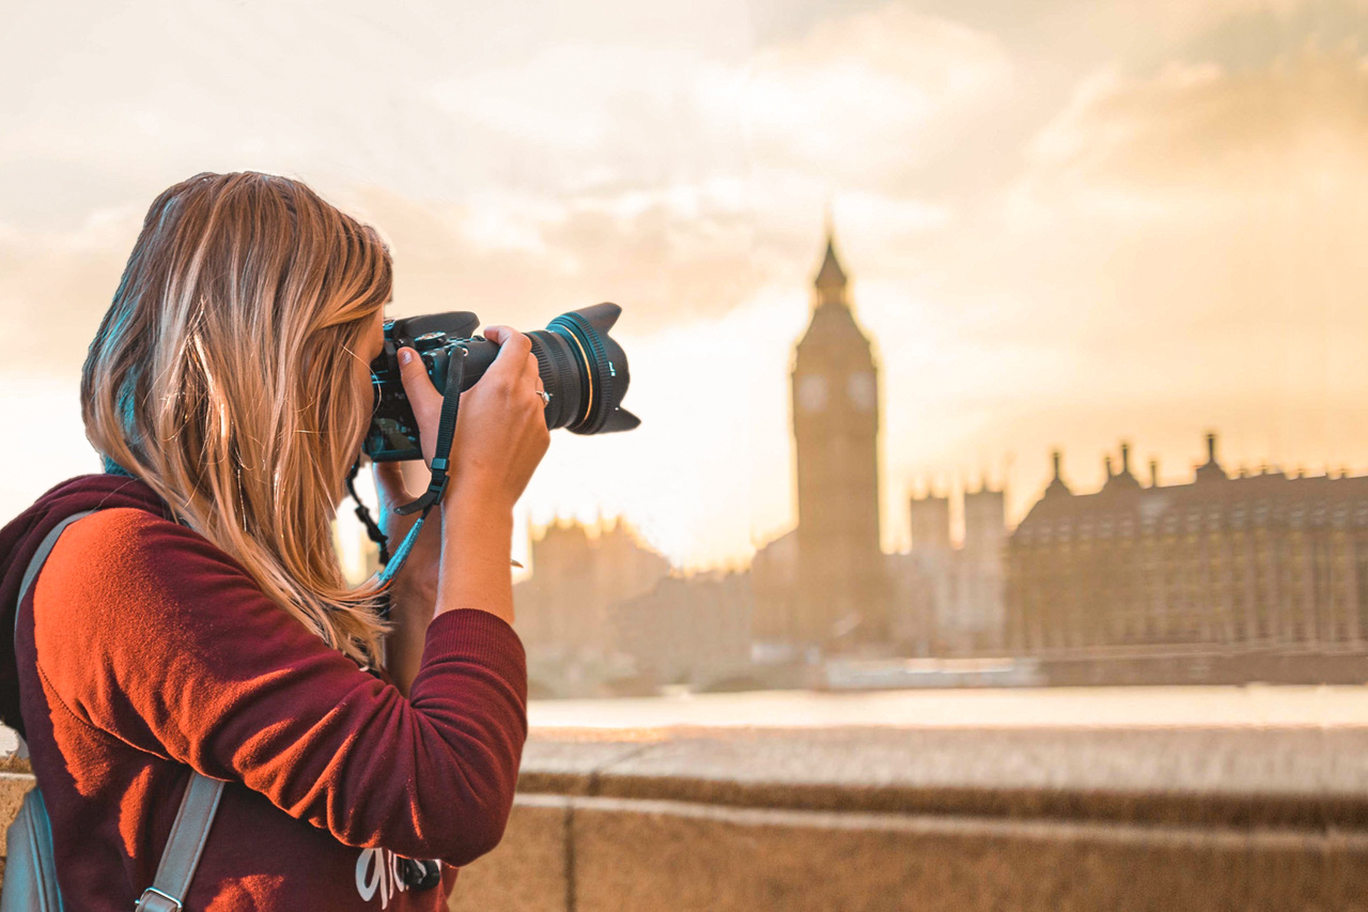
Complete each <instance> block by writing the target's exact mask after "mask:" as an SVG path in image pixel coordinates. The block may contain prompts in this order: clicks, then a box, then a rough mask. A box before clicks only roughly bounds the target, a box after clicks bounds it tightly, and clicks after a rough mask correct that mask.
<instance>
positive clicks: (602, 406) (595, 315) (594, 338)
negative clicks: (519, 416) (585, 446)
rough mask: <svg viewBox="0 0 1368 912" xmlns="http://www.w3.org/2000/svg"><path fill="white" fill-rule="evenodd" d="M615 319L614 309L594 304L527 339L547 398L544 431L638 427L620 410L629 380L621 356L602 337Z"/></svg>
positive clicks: (635, 420)
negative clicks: (560, 428) (545, 429)
mask: <svg viewBox="0 0 1368 912" xmlns="http://www.w3.org/2000/svg"><path fill="white" fill-rule="evenodd" d="M621 313H622V308H621V307H618V306H617V305H616V304H609V303H606V302H605V303H603V304H595V305H594V306H593V307H586V308H584V309H583V310H574V311H571V312H570V313H566V314H561V315H560V316H559V317H556V318H555V319H554V320H552V321H551V322H550V323H548V324H547V326H546V329H540V330H534V331H532V332H530V333H528V334H527V335H528V338H530V339H531V340H532V353H533V354H534V355H536V356H537V367H538V369H539V372H540V374H541V381H542V386H543V387H545V389H546V391H547V392H548V393H550V394H551V402H550V403H549V404H548V405H547V407H546V424H547V427H550V428H559V427H563V428H568V429H569V430H570V431H571V432H573V433H576V434H602V433H609V432H612V431H626V430H631V429H632V428H634V427H636V426H637V425H638V424H640V423H641V421H640V419H638V418H637V417H636V416H635V415H633V414H632V413H631V412H628V411H626V410H625V409H623V408H622V407H621V404H622V397H623V396H624V395H626V393H627V386H628V383H629V382H630V380H631V376H630V374H629V372H628V369H627V356H626V354H625V353H624V352H623V350H622V347H621V346H620V345H618V344H617V342H616V341H615V340H614V339H613V338H612V336H610V335H609V334H608V333H609V330H611V329H612V328H613V324H614V323H616V322H617V318H618V316H619V315H620V314H621Z"/></svg>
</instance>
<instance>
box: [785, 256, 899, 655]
mask: <svg viewBox="0 0 1368 912" xmlns="http://www.w3.org/2000/svg"><path fill="white" fill-rule="evenodd" d="M813 286H814V289H815V294H814V305H815V306H814V308H813V311H812V319H811V322H810V323H809V324H808V327H807V331H806V332H805V333H804V335H803V338H802V339H801V340H800V341H799V342H798V346H797V349H796V351H795V354H794V362H793V373H792V378H791V379H792V404H793V436H794V444H795V448H796V451H797V466H798V528H797V539H796V549H797V554H796V558H797V560H796V564H797V577H798V580H797V588H796V590H795V593H794V605H793V608H794V624H793V628H794V629H793V638H794V639H795V640H796V641H798V642H801V643H806V644H811V645H814V646H817V647H820V648H822V649H827V650H829V649H839V648H843V647H845V646H848V645H852V644H856V643H861V642H883V641H886V640H887V637H888V624H887V602H888V595H889V589H888V578H887V575H886V573H885V567H884V558H883V553H882V551H881V550H880V542H879V383H878V371H877V367H876V365H875V363H874V356H873V352H872V350H871V347H870V341H869V338H868V336H866V335H865V333H864V331H863V330H862V329H861V328H860V326H859V324H858V323H857V322H856V320H855V314H854V313H853V311H852V310H851V302H850V299H849V296H848V287H847V286H848V282H847V279H846V274H845V270H844V269H842V267H841V264H840V261H839V260H838V259H837V256H836V249H835V244H834V242H833V240H832V238H831V236H830V234H828V237H827V247H826V253H825V255H824V257H823V259H822V265H821V267H820V269H819V270H818V272H817V276H816V279H815V280H814V282H813Z"/></svg>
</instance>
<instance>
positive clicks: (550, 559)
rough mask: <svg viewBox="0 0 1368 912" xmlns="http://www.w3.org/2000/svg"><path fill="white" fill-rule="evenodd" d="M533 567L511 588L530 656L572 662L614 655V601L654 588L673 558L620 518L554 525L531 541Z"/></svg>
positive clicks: (665, 572)
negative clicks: (595, 524) (610, 619)
mask: <svg viewBox="0 0 1368 912" xmlns="http://www.w3.org/2000/svg"><path fill="white" fill-rule="evenodd" d="M532 571H533V573H532V576H531V577H530V578H529V579H526V580H523V581H522V582H520V583H518V584H517V585H516V586H514V587H513V600H514V605H515V607H516V609H517V618H518V622H517V629H518V635H519V636H520V637H522V640H523V643H524V644H525V645H526V647H527V652H528V657H529V659H532V660H534V661H535V660H546V659H560V660H564V661H571V662H573V661H579V660H584V659H586V658H594V657H601V656H604V655H607V654H610V653H611V652H612V650H613V643H612V635H611V634H612V628H611V626H610V624H609V623H608V613H609V608H610V606H612V605H613V604H614V603H615V602H619V601H622V600H624V599H630V598H635V597H637V596H639V595H644V594H646V593H648V592H650V591H651V590H653V589H654V588H655V587H656V585H657V584H659V583H660V581H661V580H663V579H664V578H665V577H666V576H667V575H668V574H669V572H670V563H669V561H667V560H666V559H665V558H664V557H662V556H661V555H659V554H657V553H656V552H655V551H653V550H652V549H651V548H649V547H647V546H646V545H644V544H643V543H642V542H641V539H640V537H639V536H638V535H637V534H636V532H635V531H634V530H633V529H632V528H631V527H630V526H628V525H627V523H625V522H622V521H621V520H619V521H617V522H614V523H611V524H609V525H606V526H603V525H600V527H599V528H597V529H590V528H587V527H585V526H584V525H581V524H579V523H574V524H562V523H556V524H554V525H552V526H550V527H549V528H547V529H545V530H543V531H542V533H541V535H540V537H538V538H536V539H535V540H534V541H533V542H532Z"/></svg>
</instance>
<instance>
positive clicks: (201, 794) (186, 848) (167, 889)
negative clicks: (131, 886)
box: [135, 773, 224, 912]
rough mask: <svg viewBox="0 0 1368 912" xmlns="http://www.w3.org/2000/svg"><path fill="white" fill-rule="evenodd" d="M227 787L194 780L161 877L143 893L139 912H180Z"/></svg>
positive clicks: (159, 869)
mask: <svg viewBox="0 0 1368 912" xmlns="http://www.w3.org/2000/svg"><path fill="white" fill-rule="evenodd" d="M223 785H224V783H223V782H221V781H220V780H218V779H210V778H209V777H208V776H205V775H202V774H200V773H194V774H193V775H192V776H191V777H190V784H189V785H188V786H186V788H185V797H184V798H182V799H181V806H180V810H179V811H177V812H176V822H175V823H173V824H171V835H170V836H169V837H168V838H167V840H166V850H165V851H163V852H162V857H161V864H159V865H157V876H156V877H155V878H153V880H152V886H150V887H148V888H147V889H146V890H144V891H143V895H142V897H141V898H140V899H139V900H138V905H137V906H136V907H135V912H180V910H181V901H182V900H183V899H184V898H185V894H186V893H188V892H189V891H190V881H191V880H192V879H194V876H195V868H196V867H198V866H199V860H200V853H201V852H203V851H204V843H205V840H207V839H208V838H209V826H210V825H211V824H212V823H213V822H214V813H215V812H216V811H217V810H218V804H219V798H220V797H222V795H223Z"/></svg>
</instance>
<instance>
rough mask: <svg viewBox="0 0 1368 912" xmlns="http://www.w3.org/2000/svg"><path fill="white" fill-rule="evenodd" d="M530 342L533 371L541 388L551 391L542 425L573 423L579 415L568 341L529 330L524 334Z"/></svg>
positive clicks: (574, 376)
mask: <svg viewBox="0 0 1368 912" xmlns="http://www.w3.org/2000/svg"><path fill="white" fill-rule="evenodd" d="M527 336H528V338H529V339H530V340H531V342H532V354H533V355H535V356H536V358H537V375H538V376H539V377H541V382H542V389H544V390H546V391H547V392H548V393H550V394H551V402H550V404H548V405H547V407H546V426H547V427H548V428H551V429H553V430H554V429H555V428H559V427H565V426H566V425H569V424H573V423H574V422H575V421H576V419H577V418H578V417H579V416H578V415H576V414H575V413H576V411H577V410H578V409H579V403H580V400H581V398H582V397H581V395H580V390H579V385H580V384H579V382H578V378H579V373H580V370H579V368H578V367H577V366H576V365H575V358H574V357H573V356H572V355H571V353H570V352H569V345H568V344H567V343H566V341H565V340H564V339H561V338H560V337H559V336H558V335H557V334H556V333H553V332H548V331H547V330H544V329H543V330H533V331H532V332H530V333H528V334H527Z"/></svg>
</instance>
